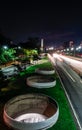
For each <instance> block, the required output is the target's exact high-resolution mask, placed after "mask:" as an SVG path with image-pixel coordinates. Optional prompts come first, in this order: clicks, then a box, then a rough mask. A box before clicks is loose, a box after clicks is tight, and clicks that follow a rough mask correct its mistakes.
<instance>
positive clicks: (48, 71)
mask: <svg viewBox="0 0 82 130" xmlns="http://www.w3.org/2000/svg"><path fill="white" fill-rule="evenodd" d="M35 72H36V73H38V74H43V75H51V74H54V73H55V70H54V69H52V68H38V69H36V70H35Z"/></svg>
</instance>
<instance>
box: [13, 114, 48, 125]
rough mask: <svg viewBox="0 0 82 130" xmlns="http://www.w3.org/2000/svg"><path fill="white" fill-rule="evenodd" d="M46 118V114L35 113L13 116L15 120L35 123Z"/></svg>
mask: <svg viewBox="0 0 82 130" xmlns="http://www.w3.org/2000/svg"><path fill="white" fill-rule="evenodd" d="M46 119H47V117H46V116H44V115H42V114H37V113H28V114H23V115H20V116H18V117H16V118H15V120H16V121H20V122H25V123H37V122H42V121H45V120H46Z"/></svg>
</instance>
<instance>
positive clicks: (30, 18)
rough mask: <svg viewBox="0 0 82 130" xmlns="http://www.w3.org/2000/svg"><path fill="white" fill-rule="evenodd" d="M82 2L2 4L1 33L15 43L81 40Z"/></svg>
mask: <svg viewBox="0 0 82 130" xmlns="http://www.w3.org/2000/svg"><path fill="white" fill-rule="evenodd" d="M81 8H82V7H81V3H75V2H74V1H70V2H67V1H66V2H61V3H60V2H59V3H58V2H56V1H54V3H53V2H52V0H50V1H49V2H48V1H47V2H46V1H43V0H41V1H40V0H38V1H36V0H30V1H29V0H28V1H25V0H23V1H22V2H21V1H12V0H11V1H8V0H7V1H4V0H3V1H2V2H0V30H1V31H2V32H3V34H4V35H5V36H6V37H9V38H11V39H12V41H13V42H14V43H18V42H25V41H27V39H28V37H40V38H44V41H45V43H46V44H47V45H48V44H49V45H58V44H59V45H60V44H61V43H63V42H64V41H67V40H74V41H75V42H76V44H80V42H81V41H82V9H81Z"/></svg>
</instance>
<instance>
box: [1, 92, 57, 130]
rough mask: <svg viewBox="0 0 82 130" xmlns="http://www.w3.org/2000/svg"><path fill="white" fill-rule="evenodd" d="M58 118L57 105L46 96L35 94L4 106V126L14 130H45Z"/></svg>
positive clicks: (19, 98)
mask: <svg viewBox="0 0 82 130" xmlns="http://www.w3.org/2000/svg"><path fill="white" fill-rule="evenodd" d="M37 115H39V116H37ZM36 117H37V121H36ZM58 117H59V107H58V103H57V102H56V101H55V100H54V99H52V98H50V97H48V96H47V95H44V94H35V93H32V94H25V95H20V96H17V97H15V98H13V99H11V100H10V101H8V102H7V103H6V104H5V106H4V113H3V118H4V122H5V123H6V125H8V126H9V127H11V128H14V129H15V130H39V129H41V130H43V129H45V130H46V129H48V128H50V127H52V126H53V125H54V124H55V123H56V122H57V120H58ZM41 118H42V119H41Z"/></svg>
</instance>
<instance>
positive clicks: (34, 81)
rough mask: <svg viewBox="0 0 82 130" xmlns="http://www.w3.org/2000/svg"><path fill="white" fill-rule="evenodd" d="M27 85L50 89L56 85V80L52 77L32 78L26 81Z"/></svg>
mask: <svg viewBox="0 0 82 130" xmlns="http://www.w3.org/2000/svg"><path fill="white" fill-rule="evenodd" d="M26 83H27V85H29V86H31V87H36V88H50V87H54V86H55V85H56V80H55V79H54V78H52V77H45V76H31V77H28V78H27V79H26Z"/></svg>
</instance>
